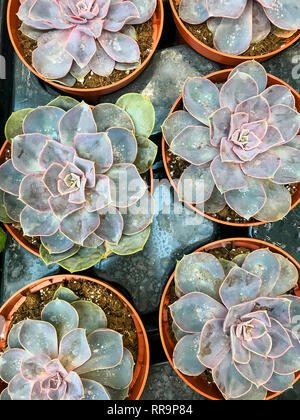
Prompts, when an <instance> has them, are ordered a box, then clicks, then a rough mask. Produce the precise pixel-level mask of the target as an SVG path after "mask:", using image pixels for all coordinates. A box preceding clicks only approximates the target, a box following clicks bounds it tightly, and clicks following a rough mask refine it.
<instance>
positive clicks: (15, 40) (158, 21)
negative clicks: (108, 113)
mask: <svg viewBox="0 0 300 420" xmlns="http://www.w3.org/2000/svg"><path fill="white" fill-rule="evenodd" d="M19 7H20V0H9V1H8V6H7V28H8V33H9V37H10V40H11V42H12V44H13V47H14V49H15V52H16V53H17V54H18V56H19V58H20V60H21V61H22V62H23V64H24V65H25V66H26V67H27V68H28V69H29V70H30V71H31V72H32V73H34V74H35V75H36V76H37V77H39V78H40V79H41V80H44V81H45V82H47V83H49V84H50V85H51V86H53V87H55V88H56V89H59V90H62V91H63V92H66V93H68V94H69V95H74V96H79V97H81V98H95V97H100V96H103V95H107V94H109V93H112V92H115V91H117V90H119V89H121V88H123V87H124V86H127V85H128V84H129V83H131V82H133V81H134V80H135V79H136V78H137V77H138V76H139V75H140V74H141V73H142V72H143V71H144V70H145V68H146V67H147V65H148V64H149V62H150V60H151V58H152V56H153V54H154V52H155V50H156V48H157V45H158V43H159V40H160V37H161V34H162V29H163V24H164V7H163V0H158V2H157V8H156V11H155V13H154V15H153V44H152V48H151V52H150V54H149V55H148V57H147V58H146V60H145V61H144V62H143V63H142V64H141V65H140V67H138V68H137V69H136V70H135V71H133V72H132V73H131V74H130V75H129V76H126V77H124V79H122V80H120V81H118V82H116V83H112V84H111V85H108V86H103V87H98V88H91V89H80V88H72V87H68V86H63V85H61V84H60V83H56V82H51V81H49V80H47V79H46V78H44V77H43V76H41V75H40V74H39V73H37V71H36V70H35V69H34V68H33V67H32V66H31V65H30V64H28V62H27V61H26V60H25V58H24V53H23V48H22V45H21V43H20V40H19V36H18V32H19V31H18V29H19V25H20V21H19V19H18V17H17V12H18V10H19Z"/></svg>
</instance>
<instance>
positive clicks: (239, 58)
mask: <svg viewBox="0 0 300 420" xmlns="http://www.w3.org/2000/svg"><path fill="white" fill-rule="evenodd" d="M169 3H170V6H171V9H172V13H173V17H174V19H175V23H176V26H177V25H178V26H179V27H180V29H181V31H182V32H184V33H185V34H188V36H189V37H190V38H191V39H192V40H193V42H194V43H196V44H198V45H199V48H201V49H202V50H206V51H208V52H209V53H211V54H213V55H214V56H219V57H220V58H222V57H225V59H226V60H229V61H230V60H237V61H239V62H240V63H241V62H243V61H248V60H256V61H266V60H268V59H269V58H271V57H273V56H275V55H277V54H279V53H280V52H282V51H284V50H285V49H287V48H289V47H290V46H291V45H293V44H294V43H296V42H297V41H298V40H299V39H300V30H299V31H298V33H297V32H296V33H295V34H294V35H292V36H291V38H292V39H290V38H288V39H287V42H286V43H284V39H283V45H282V46H281V47H280V48H277V49H276V50H274V51H272V52H269V53H267V54H261V55H255V56H248V55H247V56H246V55H245V56H244V55H234V54H227V53H223V52H221V51H218V50H217V49H215V48H211V47H209V46H208V45H206V44H204V43H203V42H202V41H199V39H197V38H196V37H195V36H194V35H193V34H192V33H191V32H190V31H189V30H188V29H187V27H186V26H185V25H184V23H183V21H182V20H181V19H180V17H179V15H178V13H177V10H176V8H175V6H174V3H173V0H169ZM213 60H214V61H217V60H215V59H213Z"/></svg>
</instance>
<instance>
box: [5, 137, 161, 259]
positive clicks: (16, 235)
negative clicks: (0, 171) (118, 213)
mask: <svg viewBox="0 0 300 420" xmlns="http://www.w3.org/2000/svg"><path fill="white" fill-rule="evenodd" d="M9 148H10V144H9V143H8V141H6V142H5V143H4V144H3V146H2V148H1V150H0V165H1V164H2V163H4V162H5V156H6V152H7V150H9ZM149 172H150V185H149V189H150V192H151V194H152V193H153V170H152V168H150V170H149ZM4 226H5V227H6V229H7V231H8V232H9V233H10V234H11V236H12V237H13V238H14V239H15V240H16V241H17V242H18V243H19V244H20V245H21V246H22V247H23V248H25V249H26V250H27V251H29V252H31V254H33V255H35V256H36V257H39V258H40V252H39V250H38V249H37V248H36V247H35V246H34V245H33V244H32V243H31V242H29V241H28V240H27V239H26V238H24V236H23V234H22V231H20V230H19V229H17V228H15V227H14V226H13V225H11V224H8V223H5V224H4Z"/></svg>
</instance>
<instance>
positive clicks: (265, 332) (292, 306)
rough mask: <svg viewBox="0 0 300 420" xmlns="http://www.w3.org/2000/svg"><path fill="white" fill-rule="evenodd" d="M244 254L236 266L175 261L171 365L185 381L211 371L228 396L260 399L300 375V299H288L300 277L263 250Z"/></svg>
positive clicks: (194, 258)
mask: <svg viewBox="0 0 300 420" xmlns="http://www.w3.org/2000/svg"><path fill="white" fill-rule="evenodd" d="M241 256H243V258H241V259H239V260H237V259H235V261H237V262H239V265H238V264H236V263H235V262H234V261H226V260H224V259H220V260H218V259H217V258H216V257H214V256H213V255H211V254H208V253H205V252H198V253H194V254H191V255H187V256H185V257H184V258H183V259H182V260H181V261H180V262H179V263H178V264H177V267H176V271H175V290H176V294H177V296H178V298H179V299H178V300H177V301H175V302H174V303H173V304H172V305H171V306H170V313H171V316H172V318H173V331H174V334H175V337H176V339H177V341H178V342H177V345H176V347H175V350H174V353H173V362H174V365H175V367H176V368H177V369H178V370H179V371H180V372H182V373H183V374H185V375H189V376H198V375H200V374H202V373H203V372H204V371H205V370H206V369H210V370H211V371H212V375H213V379H214V382H215V384H216V385H217V387H218V388H219V390H220V391H221V393H222V394H223V396H224V397H225V399H233V400H234V399H250V400H251V399H253V400H256V399H265V397H266V395H267V392H268V391H272V392H282V391H285V390H286V389H288V388H290V387H292V386H293V382H294V380H295V375H294V373H295V372H297V371H299V370H300V345H299V332H298V330H297V319H298V317H299V315H300V298H299V297H296V296H293V295H288V294H287V295H285V293H287V292H289V291H290V290H292V289H293V288H294V287H295V286H297V284H298V280H299V275H298V270H297V268H296V267H295V266H294V265H293V264H292V263H291V262H290V261H289V260H288V259H287V258H285V257H283V256H282V255H279V254H273V253H272V252H270V251H269V250H268V249H259V250H257V251H253V252H250V253H248V254H243V255H241ZM240 265H241V266H240Z"/></svg>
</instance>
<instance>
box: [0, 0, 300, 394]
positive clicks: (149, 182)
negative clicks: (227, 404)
mask: <svg viewBox="0 0 300 420" xmlns="http://www.w3.org/2000/svg"><path fill="white" fill-rule="evenodd" d="M170 4H171V7H172V10H173V14H174V18H175V21H176V25H177V28H178V30H179V32H180V34H181V35H182V37H183V38H184V39H185V40H186V41H187V42H188V43H189V44H190V45H191V46H192V47H193V48H194V49H196V50H197V51H198V52H200V53H201V54H203V55H204V56H206V57H208V58H210V59H213V60H216V61H219V62H220V63H225V64H239V65H238V66H237V67H236V68H234V69H231V70H222V71H220V72H217V73H214V74H212V75H208V76H206V77H194V78H190V79H188V80H187V81H186V83H185V85H184V87H183V93H182V95H181V96H180V97H179V98H178V100H177V101H176V103H175V104H174V106H173V108H172V110H171V112H170V114H169V117H168V118H167V119H166V121H165V122H164V124H163V126H162V133H163V139H162V153H163V160H164V166H165V170H166V173H167V175H168V178H169V180H170V182H171V184H172V185H173V187H174V189H175V192H176V194H177V195H178V198H179V200H180V201H181V202H182V203H184V204H187V205H188V206H189V207H190V208H191V209H192V210H193V211H195V212H198V213H200V214H202V215H203V216H205V217H207V218H209V219H210V220H213V221H214V222H216V223H221V224H227V225H231V226H246V227H248V226H255V225H258V224H263V223H267V222H276V221H278V220H282V219H283V218H284V217H285V216H287V214H288V213H289V212H290V210H291V209H293V208H294V207H296V206H297V205H298V204H299V201H300V189H299V183H300V147H299V145H300V135H299V134H300V96H299V94H298V93H297V92H296V91H295V90H294V89H292V88H291V87H290V86H288V85H287V84H286V83H284V82H283V81H281V80H280V79H278V78H276V77H275V76H272V75H269V74H267V73H266V71H265V69H264V67H263V66H262V65H261V64H259V62H258V61H263V60H265V59H266V58H268V57H270V56H272V55H275V54H276V53H277V52H278V51H279V49H281V50H282V49H283V48H286V47H288V46H289V45H291V44H292V43H294V42H295V41H296V40H298V39H299V37H300V34H299V30H300V6H299V3H298V1H297V0H289V1H287V0H257V1H256V0H232V1H228V0H220V1H215V0H170ZM162 27H163V4H162V0H130V1H127V0H51V1H49V0H9V2H8V30H9V34H10V37H11V40H12V43H13V45H14V47H15V50H16V52H17V54H18V55H19V57H20V58H21V59H22V61H23V63H24V64H25V65H26V66H27V67H28V68H29V69H30V70H31V71H32V72H33V73H34V74H36V75H37V76H38V77H40V78H42V79H43V80H45V81H47V82H48V83H50V84H51V85H53V86H55V87H56V88H59V89H61V90H64V91H67V92H69V93H70V94H73V95H75V96H76V95H77V96H81V98H87V97H89V96H99V95H103V94H105V93H108V92H112V91H114V90H117V89H119V88H121V87H123V86H125V85H126V84H128V83H129V82H130V81H132V80H133V79H134V78H135V77H137V76H138V75H139V74H140V73H141V71H142V70H143V69H144V68H145V66H146V65H147V64H148V62H149V60H150V59H151V57H152V55H153V53H154V51H155V49H156V47H157V44H158V41H159V39H160V36H161V32H162ZM193 27H194V28H197V32H198V34H201V33H207V31H208V32H209V34H210V35H209V36H210V38H211V41H212V45H205V44H204V43H203V42H202V41H203V39H202V38H201V37H200V35H199V37H198V38H199V39H197V38H195V36H194V35H193V33H194V32H193ZM205 31H206V32H205ZM141 32H143V33H144V34H145V33H146V35H147V37H148V38H147V39H148V41H149V40H150V41H149V42H150V43H149V42H145V44H147V45H148V47H147V48H146V49H147V51H146V52H145V51H142V50H141V48H140V41H141V40H140V38H139V34H140V33H141ZM201 39H202V41H201ZM272 43H273V44H272ZM207 44H209V43H208V42H207ZM258 45H259V46H260V48H262V49H263V48H265V49H267V51H266V53H263V54H255V53H256V52H257V51H259V47H258ZM25 46H26V48H25ZM212 47H213V48H212ZM251 49H252V50H251ZM248 53H249V54H248ZM250 53H251V54H250ZM255 56H257V57H255ZM253 57H254V58H255V59H256V61H254V60H253ZM250 59H251V60H250ZM94 78H95V80H96V81H95V85H94V86H93V87H92V88H91V87H90V85H89V83H92V82H89V80H90V79H93V80H94ZM154 125H155V111H154V108H153V106H152V104H151V102H150V101H149V99H148V98H147V97H145V96H143V95H140V94H136V93H129V94H126V95H123V96H121V97H120V98H119V99H118V101H117V102H116V104H111V103H100V104H98V105H96V106H90V105H88V104H87V103H86V102H84V101H82V102H79V101H77V100H75V99H74V98H72V97H66V96H59V97H57V98H56V99H54V100H52V101H51V102H50V103H48V104H47V105H45V106H40V107H37V108H27V109H22V110H19V111H17V112H14V113H13V114H12V115H11V117H10V118H9V120H8V121H7V123H6V126H5V136H6V142H5V143H4V145H3V147H2V149H1V151H0V222H2V223H4V224H5V227H6V228H7V230H8V231H9V232H10V233H11V235H12V236H13V237H14V238H15V239H16V240H17V241H18V242H19V244H20V245H21V246H23V247H24V248H25V249H27V250H28V251H29V252H31V253H32V254H34V255H36V256H38V257H40V258H42V260H43V261H44V262H45V263H46V264H47V265H50V264H52V263H57V264H59V265H60V266H61V267H62V268H64V269H66V270H67V271H69V272H71V273H74V272H79V271H83V270H86V269H88V268H91V267H92V266H94V265H95V264H96V263H98V262H99V261H101V260H102V259H105V258H108V257H109V256H110V255H111V254H117V255H121V256H126V255H131V254H134V253H137V252H139V251H142V250H143V248H144V246H145V244H146V242H147V240H148V238H149V235H150V231H151V223H152V221H153V217H154V211H155V208H154V204H155V203H154V200H153V197H152V192H153V173H152V165H153V163H154V161H155V159H156V155H157V149H158V148H157V146H156V145H155V144H154V143H153V142H152V141H151V140H150V139H149V137H150V136H151V134H152V132H153V129H154ZM5 239H6V235H5V233H4V232H3V230H2V229H1V228H0V251H2V250H3V249H4V246H5ZM299 274H300V265H299V263H298V262H297V261H295V260H294V259H293V258H292V257H291V256H290V255H289V254H287V253H286V252H284V251H283V250H282V249H280V248H278V247H276V246H274V245H272V244H269V243H266V242H262V241H258V240H254V239H247V238H246V239H243V238H234V239H227V240H221V241H217V242H215V243H212V244H209V245H205V246H204V247H202V248H200V249H199V250H197V251H195V252H194V253H193V254H190V255H186V256H184V257H183V259H182V260H181V261H179V262H178V263H177V266H176V270H175V272H174V273H173V275H172V276H171V277H170V279H169V281H168V283H167V285H166V287H165V290H164V293H163V296H162V299H161V305H160V311H159V328H160V334H161V341H162V344H163V347H164V350H165V353H166V355H167V358H168V360H169V362H170V363H171V365H172V366H173V368H174V369H175V371H176V372H177V374H178V375H179V376H180V377H181V378H182V379H183V380H184V381H185V382H186V383H187V384H188V385H189V386H190V387H191V388H192V389H194V390H195V391H197V392H198V393H200V394H202V395H204V396H205V397H207V398H210V399H215V400H216V399H227V400H257V399H258V400H260V399H262V400H264V399H271V398H274V397H275V396H277V395H278V394H280V393H282V392H284V391H285V390H287V389H288V388H291V387H292V386H293V385H294V383H295V382H296V381H297V380H298V379H299V378H300V344H299V343H300V337H299V331H300V330H299V318H300V292H299V290H300V289H299V287H300V279H299ZM149 359H150V355H149V345H148V340H147V334H146V331H145V328H144V326H143V324H142V321H141V319H140V318H139V315H138V314H137V312H136V311H135V309H134V308H133V307H132V305H131V304H130V303H129V302H128V301H127V299H126V298H125V297H124V296H123V295H122V294H120V293H119V292H118V291H117V290H116V289H115V288H113V287H112V286H110V285H109V284H106V283H104V282H102V281H100V280H95V279H93V278H90V277H86V276H84V275H58V276H52V277H47V278H43V279H40V280H37V281H36V282H33V283H31V284H29V285H27V286H26V287H24V288H23V289H21V290H20V291H18V292H17V293H15V294H14V295H13V296H12V297H11V298H10V299H9V300H8V301H7V302H6V303H5V304H4V305H3V306H2V308H0V392H1V394H0V399H1V400H109V399H115V400H122V399H139V398H140V396H141V394H142V392H143V389H144V387H145V384H146V380H147V375H148V370H149Z"/></svg>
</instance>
